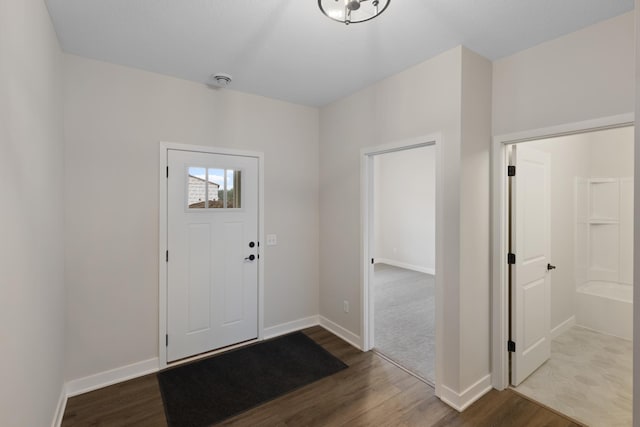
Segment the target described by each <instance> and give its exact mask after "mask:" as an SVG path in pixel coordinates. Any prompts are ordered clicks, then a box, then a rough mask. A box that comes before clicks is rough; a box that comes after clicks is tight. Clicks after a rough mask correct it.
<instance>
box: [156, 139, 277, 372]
mask: <svg viewBox="0 0 640 427" xmlns="http://www.w3.org/2000/svg"><path fill="white" fill-rule="evenodd" d="M169 150H179V151H191V152H197V153H207V154H223V155H229V156H241V157H253V158H256V159H258V242H264V153H262V152H257V151H244V150H235V149H230V148H222V147H209V146H201V145H190V144H182V143H176V142H166V141H161V142H160V168H159V174H158V179H159V183H160V194H159V214H160V216H159V221H158V224H159V239H158V273H159V274H158V278H159V279H158V368H159V369H164V368H166V367H167V366H169V365H174V364H180V363H182V362H183V361H176V362H172V363H171V364H168V363H167V346H166V341H165V339H166V338H165V337H166V334H167V308H168V307H167V303H168V301H167V285H168V283H167V280H168V277H167V268H168V264H167V262H166V251H167V250H168V244H167V238H168V215H167V209H168V204H167V203H168V200H167V173H166V170H167V167H168V165H169V162H168V156H169ZM263 248H264V245H258V248H257V249H258V251H257V253H258V258H259V260H260V262H259V263H258V338H257V341H261V340H262V339H264V261H265V258H264V256H262V253H263ZM254 341H256V340H253V341H249V342H254ZM231 347H233V346H231ZM226 349H227V347H225V350H226ZM212 353H215V350H213V351H211V352H207V353H205V354H203V355H202V356H197V357H205V356H208V355H210V354H212ZM186 360H193V358H188V359H186Z"/></svg>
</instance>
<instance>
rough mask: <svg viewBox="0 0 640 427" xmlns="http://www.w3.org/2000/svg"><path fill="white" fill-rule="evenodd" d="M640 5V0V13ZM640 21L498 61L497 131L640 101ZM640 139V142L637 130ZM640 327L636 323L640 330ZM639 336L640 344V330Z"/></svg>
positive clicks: (638, 405) (594, 29) (639, 300)
mask: <svg viewBox="0 0 640 427" xmlns="http://www.w3.org/2000/svg"><path fill="white" fill-rule="evenodd" d="M639 9H640V0H636V9H635V11H636V12H635V13H636V14H637V13H638V10H639ZM638 24H639V22H638V20H637V19H636V21H635V25H634V12H630V13H628V14H625V15H621V16H618V17H615V18H612V19H610V20H608V21H604V22H601V23H598V24H595V25H593V26H591V27H588V28H585V29H583V30H580V31H577V32H575V33H572V34H569V35H567V36H564V37H560V38H558V39H555V40H551V41H549V42H546V43H543V44H540V45H538V46H536V47H533V48H531V49H527V50H524V51H522V52H519V53H516V54H514V55H512V56H509V57H506V58H503V59H500V60H498V61H495V62H494V64H493V70H494V73H493V134H494V135H504V134H509V133H515V132H521V131H526V130H531V129H540V128H545V127H550V126H554V125H559V124H566V123H575V122H580V121H583V120H590V119H595V118H601V117H608V116H615V115H619V114H625V113H631V112H633V111H634V108H635V105H636V104H637V103H636V101H637V100H638V101H640V92H638V91H637V90H638V85H637V82H638V74H637V73H638V68H636V67H635V66H636V61H635V60H634V58H638V56H637V55H636V51H637V46H638V44H637V43H635V41H636V34H638V32H636V31H635V30H636V27H638ZM639 28H640V27H639ZM634 33H635V34H634ZM634 44H635V46H636V48H634ZM638 52H640V50H639V51H638ZM634 69H635V73H634ZM636 143H640V140H638V136H637V135H636ZM639 151H640V150H636V154H635V156H636V162H635V165H636V166H635V167H636V168H638V166H639V165H640V160H639V157H638V153H639ZM636 170H637V169H636ZM637 176H638V175H636V178H635V179H636V181H637V180H638V179H639V178H638V177H637ZM639 188H640V185H639V184H638V182H636V184H635V192H636V193H635V204H636V205H635V206H636V208H635V209H636V217H638V216H640V204H639V202H640V194H638V190H639ZM639 229H640V227H636V228H635V245H636V248H637V247H639V246H640V232H639ZM638 252H640V251H638V250H634V254H635V255H634V256H635V261H634V265H635V269H636V270H635V271H640V270H638V269H640V254H639V253H638ZM636 281H637V279H636ZM634 298H636V299H635V302H634V306H635V307H638V306H640V292H636V293H635V297H634ZM634 316H635V317H634V324H640V311H639V310H637V309H636V310H635V315H634ZM639 331H640V328H635V333H636V334H640V332H639ZM635 338H636V339H635V343H636V344H635V346H637V345H638V343H640V339H638V338H640V335H636V336H635ZM636 350H637V348H636ZM634 362H635V363H634V364H635V366H640V364H638V362H640V351H635V352H634ZM634 380H635V381H634V386H635V388H636V390H638V389H640V369H635V370H634ZM638 397H640V396H637V397H636V398H635V399H634V412H635V414H636V417H635V418H636V420H637V419H638V418H639V417H640V399H638ZM637 422H638V421H636V423H637Z"/></svg>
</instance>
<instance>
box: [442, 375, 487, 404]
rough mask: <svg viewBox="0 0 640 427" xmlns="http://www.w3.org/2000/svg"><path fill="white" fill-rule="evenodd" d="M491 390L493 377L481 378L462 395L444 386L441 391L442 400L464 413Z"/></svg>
mask: <svg viewBox="0 0 640 427" xmlns="http://www.w3.org/2000/svg"><path fill="white" fill-rule="evenodd" d="M491 389H492V387H491V375H487V376H485V377H483V378H480V379H479V380H478V381H476V382H475V383H474V384H472V385H471V386H470V387H468V388H467V389H466V390H464V391H463V392H462V393H456V392H455V391H453V390H451V389H450V388H449V387H447V386H446V385H444V384H443V385H442V386H441V389H440V400H442V401H443V402H444V403H446V404H447V405H449V406H451V407H452V408H453V409H455V410H456V411H458V412H462V411H464V410H465V409H467V408H468V407H469V406H470V405H471V404H472V403H473V402H475V401H476V400H478V399H480V398H481V397H482V396H484V395H485V394H486V393H487V392H488V391H489V390H491Z"/></svg>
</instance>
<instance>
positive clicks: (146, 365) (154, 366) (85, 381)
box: [66, 357, 158, 397]
mask: <svg viewBox="0 0 640 427" xmlns="http://www.w3.org/2000/svg"><path fill="white" fill-rule="evenodd" d="M157 371H158V358H157V357H154V358H152V359H148V360H143V361H141V362H136V363H132V364H131V365H127V366H122V367H120V368H115V369H111V370H109V371H105V372H100V373H97V374H94V375H90V376H88V377H84V378H78V379H76V380H71V381H68V382H67V384H66V389H67V397H72V396H77V395H79V394H82V393H87V392H89V391H93V390H97V389H99V388H103V387H107V386H110V385H113V384H116V383H120V382H122V381H127V380H130V379H132V378H137V377H141V376H143V375H147V374H151V373H154V372H157Z"/></svg>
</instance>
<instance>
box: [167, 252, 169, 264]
mask: <svg viewBox="0 0 640 427" xmlns="http://www.w3.org/2000/svg"><path fill="white" fill-rule="evenodd" d="M167 262H169V251H167Z"/></svg>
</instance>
